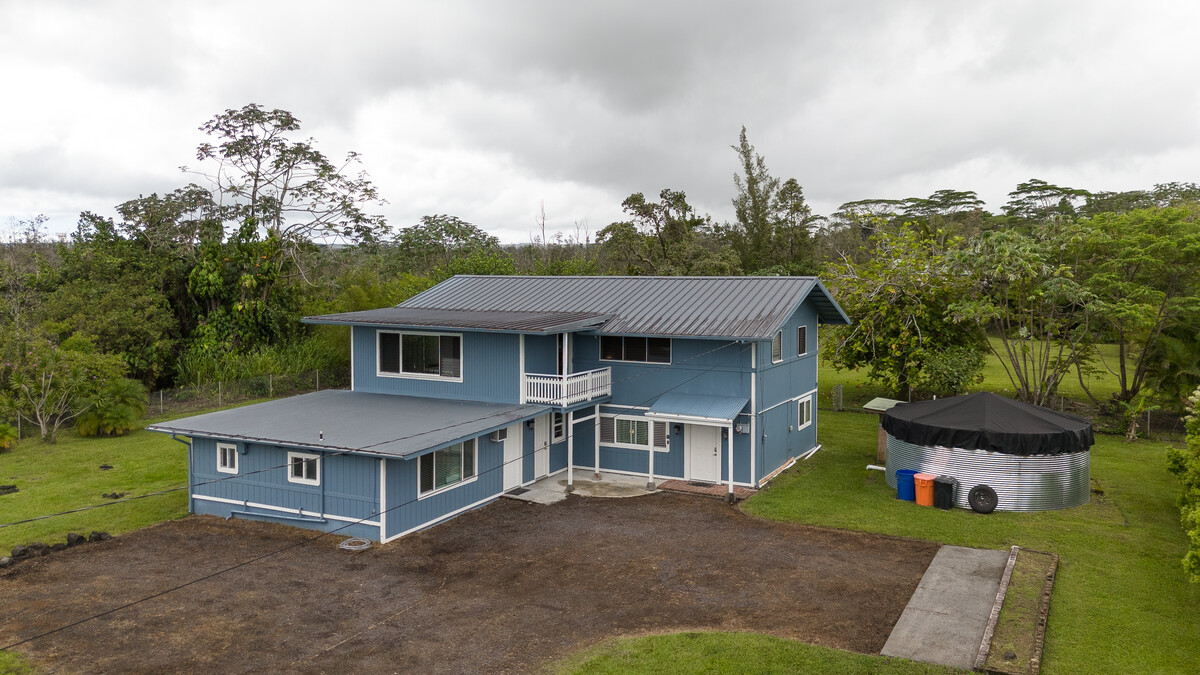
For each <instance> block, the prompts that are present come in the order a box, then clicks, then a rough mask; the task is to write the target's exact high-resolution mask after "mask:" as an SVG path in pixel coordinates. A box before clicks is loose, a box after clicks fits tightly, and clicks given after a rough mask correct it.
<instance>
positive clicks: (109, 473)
mask: <svg viewBox="0 0 1200 675" xmlns="http://www.w3.org/2000/svg"><path fill="white" fill-rule="evenodd" d="M255 402H257V401H250V402H246V403H241V404H239V405H249V404H250V403H255ZM226 407H230V406H226ZM232 407H237V406H232ZM201 412H211V411H198V412H197V413H192V414H199V413H201ZM177 417H179V416H178V415H176V416H167V417H163V418H152V419H148V420H146V424H151V423H153V422H155V421H161V420H166V419H175V418H177ZM104 464H106V465H109V466H111V467H113V468H112V469H108V470H101V469H100V466H101V465H104ZM187 479H188V476H187V447H186V446H184V445H183V444H182V443H180V442H178V441H175V440H172V439H171V437H170V436H168V435H166V434H160V433H156V432H151V431H145V430H144V429H139V430H137V431H134V432H132V433H130V434H129V435H128V436H120V437H117V438H94V437H93V438H85V437H82V436H79V435H78V434H76V433H75V431H74V430H73V429H65V430H62V431H60V432H59V435H58V442H57V443H49V444H44V443H41V442H40V441H39V440H38V439H37V438H36V437H35V438H26V439H23V440H21V441H20V442H19V443H17V444H16V445H15V447H13V448H12V449H10V450H3V451H0V485H16V486H17V489H18V490H20V491H19V492H17V493H15V494H9V495H0V525H5V524H7V523H12V522H15V521H20V520H27V519H30V518H36V517H38V516H43V515H48V514H55V513H61V512H64V511H70V510H73V509H78V508H83V507H89V506H97V505H101V504H107V506H103V507H102V508H94V509H90V510H87V511H81V512H79V513H71V514H67V515H61V516H55V517H53V518H47V519H44V520H37V521H34V522H31V523H24V524H21V525H13V526H9V527H0V555H7V554H8V552H9V550H11V549H12V547H13V546H16V545H17V544H28V543H30V542H34V541H41V542H43V543H45V544H54V543H57V542H65V541H66V538H67V533H68V532H77V533H79V534H83V535H86V534H88V533H90V532H92V531H93V530H97V531H101V532H108V533H110V534H121V533H122V532H129V531H131V530H136V529H139V528H142V527H146V526H147V525H153V524H154V523H158V522H162V521H164V520H171V519H173V518H182V517H183V516H185V515H187V490H186V489H179V490H176V491H174V492H170V493H168V494H164V495H158V496H154V497H147V498H145V499H135V500H133V501H129V502H120V503H114V502H113V500H111V499H106V498H104V496H103V495H104V494H106V493H108V494H111V493H113V492H117V493H120V492H126V493H128V495H127V497H126V498H128V497H136V496H138V495H145V494H150V493H152V492H159V491H161V490H167V489H171V488H181V487H186V486H187Z"/></svg>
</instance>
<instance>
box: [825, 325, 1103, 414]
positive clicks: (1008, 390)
mask: <svg viewBox="0 0 1200 675" xmlns="http://www.w3.org/2000/svg"><path fill="white" fill-rule="evenodd" d="M991 341H992V344H993V345H995V347H996V348H997V349H999V350H1001V351H1002V352H1003V347H1002V346H1001V344H1000V340H999V339H997V338H991ZM1097 353H1098V355H1099V356H1102V357H1103V358H1104V360H1105V361H1106V362H1107V363H1108V364H1109V365H1111V366H1113V367H1116V363H1117V346H1116V345H1099V346H1098V347H1097ZM1094 365H1095V366H1096V367H1097V368H1101V363H1100V360H1099V359H1096V360H1095V363H1094ZM820 382H821V387H820V390H821V403H822V404H823V405H830V401H831V398H830V392H831V391H832V390H833V386H834V385H836V384H841V385H842V389H843V391H844V392H845V393H844V396H845V405H846V406H848V407H861V406H862V404H864V403H866V402H867V401H869V400H871V399H872V398H875V397H876V396H885V397H888V398H891V397H892V396H893V393H892V392H889V391H887V390H886V389H884V388H883V387H881V386H879V385H877V384H873V383H872V382H871V381H870V379H868V378H867V369H866V368H862V369H860V370H843V371H837V370H834V369H833V368H832V367H831V366H829V365H828V364H826V363H823V362H822V363H821V365H820ZM1085 382H1087V384H1088V388H1089V389H1091V391H1092V394H1093V395H1094V396H1095V397H1096V398H1098V399H1100V400H1101V401H1105V400H1108V399H1109V398H1110V397H1111V396H1112V395H1113V394H1115V393H1117V392H1118V391H1120V386H1119V385H1118V384H1117V378H1116V376H1115V375H1113V374H1112V373H1110V372H1108V371H1107V370H1105V371H1103V372H1101V373H1097V374H1095V376H1093V377H1087V378H1086V379H1085ZM968 390H969V391H983V390H986V391H994V392H996V393H998V394H1003V395H1005V396H1015V395H1016V389H1014V388H1013V386H1012V381H1011V380H1009V378H1008V375H1007V374H1006V373H1005V371H1004V366H1003V365H1002V364H1001V362H1000V359H999V358H997V357H996V355H995V354H993V353H991V352H988V353H987V357H986V359H985V362H984V366H983V382H982V383H980V384H977V385H974V386H972V387H968ZM1059 392H1061V393H1062V395H1063V396H1066V397H1067V398H1071V399H1074V400H1077V401H1085V402H1088V403H1090V402H1091V399H1089V398H1088V397H1087V394H1085V393H1084V392H1083V387H1080V386H1079V378H1078V376H1076V374H1075V371H1074V370H1072V371H1071V372H1070V373H1068V374H1067V376H1066V377H1065V378H1063V381H1062V383H1061V384H1060V385H1059Z"/></svg>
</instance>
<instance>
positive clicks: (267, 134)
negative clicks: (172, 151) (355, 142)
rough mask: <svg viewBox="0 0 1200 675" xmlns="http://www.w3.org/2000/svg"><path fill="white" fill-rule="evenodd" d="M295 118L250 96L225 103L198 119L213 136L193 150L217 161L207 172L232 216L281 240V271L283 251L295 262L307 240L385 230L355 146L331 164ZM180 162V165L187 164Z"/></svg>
mask: <svg viewBox="0 0 1200 675" xmlns="http://www.w3.org/2000/svg"><path fill="white" fill-rule="evenodd" d="M299 129H300V120H299V119H297V118H296V117H295V116H293V115H292V113H290V112H288V111H286V110H279V109H274V110H267V109H265V108H263V107H262V106H260V105H258V104H256V103H250V104H247V105H245V106H243V107H242V108H240V109H238V110H232V109H231V110H226V111H225V112H223V113H221V114H219V115H217V116H215V117H213V118H212V119H211V120H209V121H208V122H206V123H205V124H204V125H202V126H201V127H200V130H201V131H203V132H204V133H206V134H208V135H209V136H211V137H213V138H214V139H215V142H205V143H201V144H200V145H199V146H198V147H197V148H196V158H197V159H199V160H200V161H202V162H211V163H214V164H215V165H216V167H215V170H214V171H211V172H210V173H209V174H208V178H209V180H210V181H212V183H213V184H214V186H215V190H216V192H217V193H218V194H219V195H221V196H222V197H224V198H227V199H228V200H229V209H230V214H229V215H230V216H231V217H232V218H233V219H234V220H235V221H236V222H238V223H239V224H240V223H245V222H253V223H255V224H256V225H257V226H261V227H263V228H265V229H266V231H267V232H268V233H269V234H270V235H271V236H273V237H274V238H275V239H277V240H278V241H279V242H280V252H281V255H280V256H278V257H277V258H276V259H274V260H271V261H270V262H271V264H273V265H274V266H275V267H276V269H277V270H279V271H282V270H283V269H284V266H285V263H284V261H283V258H285V257H287V258H290V259H291V260H292V262H293V263H295V264H296V269H298V270H300V271H301V273H303V269H302V268H301V267H300V266H299V263H300V256H299V255H298V254H299V252H300V250H301V249H302V248H303V247H304V246H305V245H307V244H309V243H311V242H314V241H315V242H353V243H357V242H363V241H376V240H378V239H379V238H380V237H381V236H382V234H383V233H384V232H385V231H386V229H387V226H386V223H385V222H384V219H383V216H381V215H377V214H371V213H369V212H368V211H367V209H369V208H371V207H372V206H378V205H380V204H383V203H384V202H383V200H381V199H380V198H379V195H378V193H377V192H376V190H375V186H374V185H373V184H372V183H371V181H370V180H369V179H368V178H367V176H366V173H365V172H362V171H358V172H356V173H352V172H351V169H352V168H353V167H355V166H357V165H358V164H359V156H358V153H356V152H349V153H347V154H346V159H345V161H344V162H342V163H341V164H334V163H333V162H331V161H330V160H329V159H328V158H326V157H325V155H324V154H323V153H321V152H320V151H319V150H317V149H316V147H315V141H314V140H313V139H311V138H309V139H307V140H294V139H293V136H294V133H295V132H297V131H299ZM186 170H187V169H186V167H185V171H186Z"/></svg>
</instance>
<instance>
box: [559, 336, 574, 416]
mask: <svg viewBox="0 0 1200 675" xmlns="http://www.w3.org/2000/svg"><path fill="white" fill-rule="evenodd" d="M568 335H570V333H563V334H562V353H563V355H562V379H560V380H559V382H558V387H559V389H558V394H559V396H561V397H562V399H561V400H560V401H559V405H562V406H565V405H567V375H570V374H571V371H570V370H568V368H569V367H570V365H571V360H570V358H568V357H569V354H568V353H567V347H568V345H567V336H568Z"/></svg>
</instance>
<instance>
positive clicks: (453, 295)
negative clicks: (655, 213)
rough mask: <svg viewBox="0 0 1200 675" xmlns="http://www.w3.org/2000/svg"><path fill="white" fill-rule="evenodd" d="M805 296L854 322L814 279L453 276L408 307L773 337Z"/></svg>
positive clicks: (632, 331)
mask: <svg viewBox="0 0 1200 675" xmlns="http://www.w3.org/2000/svg"><path fill="white" fill-rule="evenodd" d="M806 298H811V300H812V301H813V303H814V305H815V307H816V308H817V311H818V313H819V316H820V318H821V320H822V321H823V322H825V323H850V319H849V318H848V317H847V316H846V314H845V313H844V312H843V311H842V309H841V308H840V307H839V306H838V304H837V303H836V302H835V301H834V300H833V298H832V296H831V295H830V294H829V291H828V290H827V289H826V288H825V286H824V285H823V284H821V282H820V281H819V280H817V278H816V277H528V276H456V277H453V278H451V279H447V280H446V281H443V282H442V283H440V284H438V285H437V286H434V287H433V288H431V289H429V290H427V291H425V292H423V293H420V294H419V295H417V296H415V297H413V298H410V299H409V300H408V301H406V302H404V303H402V304H401V305H400V307H401V308H404V309H412V308H427V309H455V310H473V311H483V310H499V311H505V312H568V313H569V312H584V313H590V314H593V315H608V316H610V318H609V320H608V321H606V322H605V323H604V325H603V326H601V327H600V328H598V329H597V330H598V332H600V333H610V334H616V335H669V336H680V337H714V338H732V339H752V340H768V339H770V338H771V336H773V335H774V334H775V332H776V331H778V330H779V328H780V327H781V326H782V325H783V322H784V321H786V320H787V318H788V316H790V315H791V313H792V312H793V311H795V309H796V308H797V307H798V306H799V305H800V303H801V302H803V301H804V300H805V299H806Z"/></svg>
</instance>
